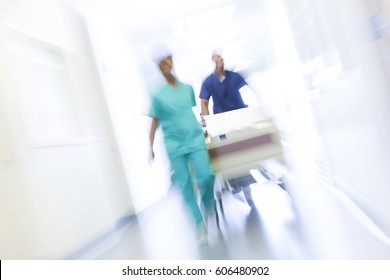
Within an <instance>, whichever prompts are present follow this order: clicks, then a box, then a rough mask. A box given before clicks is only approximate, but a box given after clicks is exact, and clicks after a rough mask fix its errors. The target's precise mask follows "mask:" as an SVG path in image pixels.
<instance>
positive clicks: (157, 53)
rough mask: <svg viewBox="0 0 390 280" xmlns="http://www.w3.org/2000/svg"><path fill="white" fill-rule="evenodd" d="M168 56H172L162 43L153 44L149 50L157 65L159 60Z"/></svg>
mask: <svg viewBox="0 0 390 280" xmlns="http://www.w3.org/2000/svg"><path fill="white" fill-rule="evenodd" d="M169 56H172V52H171V51H170V49H169V48H168V47H167V46H166V45H164V44H157V45H155V46H154V47H153V49H152V52H151V58H152V60H153V62H154V63H156V64H157V65H159V64H160V62H161V61H163V60H164V58H166V57H169Z"/></svg>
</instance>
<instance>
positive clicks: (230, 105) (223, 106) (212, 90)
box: [199, 70, 248, 114]
mask: <svg viewBox="0 0 390 280" xmlns="http://www.w3.org/2000/svg"><path fill="white" fill-rule="evenodd" d="M245 85H247V83H246V82H245V80H244V78H243V77H241V75H240V74H238V73H236V72H232V71H227V70H225V79H224V80H223V81H222V82H220V81H219V78H218V76H217V75H215V74H214V73H213V74H211V75H210V76H208V77H207V78H206V79H205V80H204V82H203V84H202V88H201V90H200V95H199V98H201V99H206V100H209V99H210V97H213V102H214V106H213V111H214V114H218V113H223V112H227V111H231V110H236V109H241V108H245V107H248V106H247V105H245V104H244V101H243V100H242V97H241V94H240V92H239V89H240V88H242V87H243V86H245Z"/></svg>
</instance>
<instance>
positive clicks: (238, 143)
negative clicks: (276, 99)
mask: <svg viewBox="0 0 390 280" xmlns="http://www.w3.org/2000/svg"><path fill="white" fill-rule="evenodd" d="M204 119H205V121H206V124H207V128H206V129H207V133H208V137H207V139H206V142H207V146H208V150H209V154H210V158H211V164H212V166H213V169H214V171H215V173H216V175H217V177H219V178H221V179H222V180H223V182H224V184H223V187H224V188H226V187H227V185H228V184H226V183H227V182H229V180H231V179H234V178H239V177H242V176H245V175H247V174H249V172H250V170H253V169H257V170H264V169H263V168H262V164H261V163H262V162H264V161H265V160H267V159H271V158H277V159H280V160H282V161H283V151H282V145H281V142H280V135H279V131H278V129H277V127H276V125H275V123H274V121H273V120H272V119H271V118H270V117H268V116H266V115H265V114H264V112H263V110H262V108H261V107H248V108H243V109H239V110H234V111H229V112H225V113H220V114H215V115H207V116H204ZM268 179H269V178H268ZM216 192H217V193H218V190H216ZM217 195H218V194H217Z"/></svg>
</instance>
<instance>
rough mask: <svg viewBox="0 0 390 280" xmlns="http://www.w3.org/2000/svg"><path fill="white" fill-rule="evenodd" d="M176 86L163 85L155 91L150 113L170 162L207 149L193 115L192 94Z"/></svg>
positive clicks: (188, 89) (192, 91) (178, 85)
mask: <svg viewBox="0 0 390 280" xmlns="http://www.w3.org/2000/svg"><path fill="white" fill-rule="evenodd" d="M176 86H177V87H176V88H174V87H172V86H170V85H168V84H166V85H165V86H163V87H162V88H161V89H160V90H158V91H157V92H156V94H155V95H154V97H153V100H152V106H151V108H150V111H149V115H150V116H152V117H155V118H156V119H157V120H158V125H161V127H162V130H163V133H164V142H165V146H166V149H167V152H168V154H169V156H170V157H171V158H173V157H178V156H182V155H185V154H188V153H191V152H194V151H197V150H201V149H206V142H205V138H204V134H203V131H202V128H201V126H200V124H199V123H198V121H197V119H196V117H195V115H194V113H193V111H192V107H194V106H196V102H195V95H194V90H193V89H192V87H191V86H189V85H187V84H183V83H181V82H179V81H177V84H176Z"/></svg>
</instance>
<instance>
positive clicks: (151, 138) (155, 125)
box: [149, 117, 158, 159]
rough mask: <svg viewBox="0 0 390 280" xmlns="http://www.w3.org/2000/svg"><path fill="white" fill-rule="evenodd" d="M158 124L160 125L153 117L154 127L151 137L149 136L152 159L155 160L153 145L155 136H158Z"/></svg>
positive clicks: (152, 126)
mask: <svg viewBox="0 0 390 280" xmlns="http://www.w3.org/2000/svg"><path fill="white" fill-rule="evenodd" d="M157 124H158V122H157V118H155V117H152V125H151V127H150V135H149V140H150V150H151V157H152V159H153V158H154V152H153V143H154V135H155V134H156V129H157Z"/></svg>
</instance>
